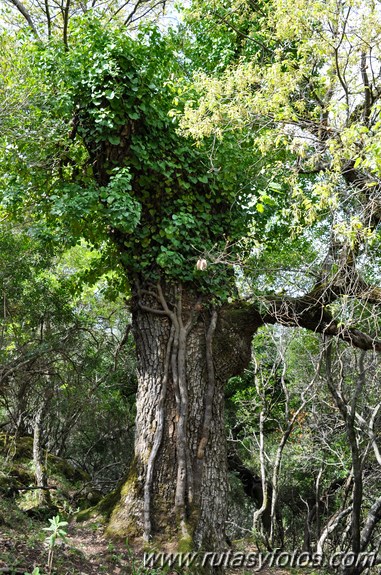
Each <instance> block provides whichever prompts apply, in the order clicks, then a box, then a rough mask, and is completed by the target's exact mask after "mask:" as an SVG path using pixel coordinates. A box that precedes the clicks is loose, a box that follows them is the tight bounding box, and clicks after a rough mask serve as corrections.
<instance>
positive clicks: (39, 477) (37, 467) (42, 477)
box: [33, 401, 51, 505]
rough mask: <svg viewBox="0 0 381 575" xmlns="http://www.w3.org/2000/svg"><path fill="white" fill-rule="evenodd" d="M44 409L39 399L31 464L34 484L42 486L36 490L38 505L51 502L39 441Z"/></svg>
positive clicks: (43, 403)
mask: <svg viewBox="0 0 381 575" xmlns="http://www.w3.org/2000/svg"><path fill="white" fill-rule="evenodd" d="M45 411H46V402H45V401H41V402H40V403H39V405H38V407H37V411H36V414H35V416H34V423H33V464H34V474H35V477H36V485H37V486H38V487H41V488H42V489H39V490H38V491H37V494H38V500H39V504H40V505H49V504H50V503H51V499H50V493H49V491H48V489H47V487H48V478H47V474H46V468H45V465H44V459H43V448H42V441H41V435H42V431H43V420H44V414H45Z"/></svg>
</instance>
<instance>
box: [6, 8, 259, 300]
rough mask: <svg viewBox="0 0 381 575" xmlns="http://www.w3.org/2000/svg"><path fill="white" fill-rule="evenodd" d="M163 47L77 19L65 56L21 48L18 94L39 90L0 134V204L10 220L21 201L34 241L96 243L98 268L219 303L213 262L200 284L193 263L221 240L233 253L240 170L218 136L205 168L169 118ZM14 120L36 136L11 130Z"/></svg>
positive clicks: (177, 94)
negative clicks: (32, 223)
mask: <svg viewBox="0 0 381 575" xmlns="http://www.w3.org/2000/svg"><path fill="white" fill-rule="evenodd" d="M8 41H9V43H10V44H12V42H14V41H15V40H14V39H12V38H9V40H8ZM173 42H174V39H173V35H172V37H171V35H169V36H168V37H164V36H161V34H160V33H159V31H158V29H156V28H154V27H145V28H144V27H143V28H141V30H140V32H139V33H138V35H137V37H136V38H135V39H132V38H130V37H129V36H128V35H126V34H125V32H124V30H120V29H117V28H113V27H112V26H109V27H108V28H107V29H106V28H105V27H103V26H102V25H101V24H100V23H99V22H97V21H95V20H92V19H91V18H84V19H82V20H80V19H78V20H77V21H76V22H75V23H73V30H72V39H71V50H69V51H66V50H65V49H64V47H63V46H62V45H61V44H60V42H57V41H52V42H51V43H50V44H48V45H44V44H41V43H37V44H35V45H33V44H30V43H29V44H28V45H25V44H22V46H21V47H19V48H18V54H17V56H18V57H19V58H20V59H21V61H22V62H24V63H25V64H24V65H25V67H26V68H27V64H28V77H27V78H25V79H24V82H23V83H22V82H21V84H23V88H24V90H25V92H27V91H28V89H29V86H30V84H31V83H33V85H36V84H39V86H40V92H39V93H37V91H32V93H30V94H28V96H27V97H26V98H25V102H26V103H25V108H26V109H24V110H22V111H21V112H20V113H19V114H16V115H15V117H14V118H13V119H12V123H9V125H7V128H8V129H7V130H6V133H5V135H4V136H3V145H2V156H3V165H4V166H6V169H5V170H4V171H3V172H2V173H1V174H0V179H2V182H3V192H2V204H3V205H4V206H5V207H6V209H7V210H8V212H12V213H13V214H14V215H15V216H17V214H18V213H19V211H20V209H21V206H23V207H24V209H25V207H26V206H28V209H29V210H30V212H31V216H32V217H33V218H34V219H36V226H37V227H38V229H39V231H40V234H41V235H44V234H45V236H47V237H49V234H50V236H51V237H54V238H55V241H57V240H59V241H60V242H61V243H63V242H64V243H65V244H66V245H69V246H70V245H73V244H75V243H76V242H77V241H78V240H79V238H81V237H85V238H87V240H88V241H89V242H91V243H92V244H93V245H95V246H101V245H102V246H103V249H104V250H105V249H106V248H107V249H106V252H108V253H109V254H110V257H109V263H110V267H111V266H113V267H115V265H116V263H115V262H116V258H118V259H119V261H121V262H122V265H123V267H124V268H125V269H127V271H128V273H129V274H130V275H132V274H133V273H136V272H138V273H144V274H145V275H146V276H147V277H151V278H152V279H155V277H157V274H159V273H160V274H165V275H167V276H168V277H171V278H177V279H181V280H182V281H187V282H191V281H194V282H196V284H197V285H198V286H199V288H200V289H201V290H204V291H207V292H208V293H213V292H214V293H215V296H216V297H218V298H222V299H224V298H226V297H227V295H228V294H229V292H231V286H229V281H228V282H226V280H225V279H223V276H222V274H223V272H224V270H223V267H222V266H221V265H219V264H216V265H215V266H214V267H213V274H212V275H209V276H208V277H206V275H207V274H200V273H198V272H197V271H196V270H195V263H196V261H197V259H198V258H199V257H200V255H202V254H208V253H210V252H212V251H213V252H214V253H218V252H219V251H220V252H221V251H223V249H224V247H225V246H226V245H227V244H230V245H231V246H233V247H232V248H231V251H232V253H231V255H232V257H234V254H238V253H239V252H241V251H242V249H243V247H242V246H238V244H237V240H239V239H241V238H242V237H243V236H244V234H245V232H246V229H247V224H248V219H249V217H251V216H250V214H252V210H251V209H250V206H249V203H248V202H247V200H246V198H247V196H248V195H249V194H250V193H251V190H250V187H249V174H248V173H247V171H245V169H244V167H243V166H242V163H241V165H239V164H238V157H239V155H240V154H241V151H240V150H237V149H235V148H234V147H233V146H231V142H229V141H228V140H227V141H226V143H225V144H224V147H223V148H221V146H220V148H221V149H220V150H219V152H218V163H217V164H216V165H212V166H211V165H209V163H208V155H207V154H208V147H209V143H206V145H205V146H204V147H203V149H200V148H196V147H195V146H194V144H193V142H192V141H191V140H189V139H187V138H184V137H183V136H181V135H179V133H178V131H177V119H176V116H177V114H173V113H172V115H170V112H171V111H173V107H174V102H175V106H177V110H178V111H179V112H180V111H181V109H182V108H183V106H184V99H186V97H187V95H186V93H185V91H184V87H185V86H186V84H187V80H186V79H185V78H184V76H183V71H182V68H181V58H178V57H176V55H175V53H174V47H173ZM3 65H4V66H5V65H6V61H5V62H4V64H3ZM52 86H54V90H52V89H51V87H52ZM19 92H21V93H22V88H21V87H20V88H19ZM19 97H20V95H19V93H17V94H14V98H19ZM42 103H43V104H42ZM25 113H27V114H28V117H29V119H30V120H29V121H30V125H31V126H32V125H33V126H35V125H38V126H39V128H38V130H37V129H36V128H34V129H33V131H32V132H30V131H26V130H22V129H21V130H20V129H19V126H21V125H22V123H23V117H24V115H25ZM47 123H48V124H49V125H51V126H52V129H51V131H50V133H49V134H44V131H43V126H44V125H46V124H47ZM68 123H70V124H71V126H72V128H71V130H70V132H69V133H68V130H67V128H66V129H65V130H63V129H62V126H63V125H65V124H66V125H67V124H68ZM43 135H44V136H45V138H46V140H47V145H46V146H42V145H41V138H42V137H43ZM210 144H212V141H211V142H210ZM53 150H54V152H53ZM36 157H39V161H38V162H36V161H34V160H35V158H36ZM41 166H43V169H41ZM30 191H31V192H32V193H30ZM264 201H265V200H264ZM37 213H38V224H37ZM41 214H42V215H43V217H42V218H41ZM257 214H259V212H258V211H257ZM113 246H116V247H117V251H115V247H113ZM111 254H114V256H112V255H111ZM212 263H213V262H212ZM224 275H226V274H224ZM223 283H225V285H226V287H225V288H224V289H222V284H223Z"/></svg>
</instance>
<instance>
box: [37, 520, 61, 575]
mask: <svg viewBox="0 0 381 575" xmlns="http://www.w3.org/2000/svg"><path fill="white" fill-rule="evenodd" d="M49 522H50V525H49V527H44V531H49V532H50V535H48V537H47V538H46V541H47V543H48V546H49V552H48V575H51V572H52V569H53V560H54V552H55V547H56V543H57V541H59V540H61V541H63V542H64V543H66V538H67V532H66V530H65V529H64V527H66V526H67V525H68V522H67V521H61V517H60V516H59V515H56V516H55V517H53V518H52V519H49ZM32 575H37V574H34V573H33V574H32Z"/></svg>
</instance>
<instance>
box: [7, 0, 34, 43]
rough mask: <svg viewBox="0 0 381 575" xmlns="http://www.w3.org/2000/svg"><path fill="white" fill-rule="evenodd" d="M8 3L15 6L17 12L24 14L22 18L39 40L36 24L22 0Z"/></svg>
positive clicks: (9, 0)
mask: <svg viewBox="0 0 381 575" xmlns="http://www.w3.org/2000/svg"><path fill="white" fill-rule="evenodd" d="M8 2H10V3H11V4H13V6H15V7H16V8H17V10H18V11H19V12H20V14H22V16H23V17H24V18H25V20H26V21H27V22H28V24H29V27H30V29H31V30H32V32H33V34H34V35H35V36H36V38H39V35H38V32H37V29H36V27H35V25H34V22H33V20H32V17H31V15H30V13H29V12H28V10H27V9H26V8H25V6H24V5H23V4H22V3H21V2H20V0H8Z"/></svg>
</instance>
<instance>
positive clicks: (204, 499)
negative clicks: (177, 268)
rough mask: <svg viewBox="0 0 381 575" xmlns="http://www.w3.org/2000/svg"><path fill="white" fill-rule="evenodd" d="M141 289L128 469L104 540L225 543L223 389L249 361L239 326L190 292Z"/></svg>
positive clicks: (246, 335)
mask: <svg viewBox="0 0 381 575" xmlns="http://www.w3.org/2000/svg"><path fill="white" fill-rule="evenodd" d="M144 287H145V289H143V287H142V286H140V287H139V288H137V289H136V292H135V294H134V298H133V330H134V336H135V342H136V353H137V360H138V378H139V389H138V396H137V416H136V441H135V463H134V466H133V469H132V470H131V472H130V474H129V477H128V480H127V482H126V483H125V485H124V487H123V489H122V494H121V499H120V502H119V504H118V505H117V507H116V508H115V510H114V512H113V514H112V516H111V520H110V524H109V528H108V531H109V533H110V534H113V535H120V536H128V537H139V536H142V537H144V538H145V539H155V540H156V541H157V542H159V543H160V542H162V544H163V545H164V543H166V544H167V543H169V542H172V543H173V542H176V543H177V544H178V545H177V548H180V549H182V550H184V549H186V550H188V549H198V548H201V549H207V550H218V549H222V548H223V547H224V546H225V519H226V508H227V505H226V499H227V489H228V486H227V463H226V441H225V428H224V382H225V381H226V379H227V378H228V377H230V376H232V375H234V374H237V373H241V372H242V370H243V368H244V367H246V366H247V364H248V362H249V360H250V347H251V336H252V332H253V326H251V327H250V328H249V329H246V330H245V329H241V326H240V325H239V322H235V321H234V319H233V320H232V317H233V316H234V314H233V316H232V317H231V314H226V313H225V314H224V313H223V312H222V313H218V312H217V310H215V309H212V307H211V306H210V305H208V303H207V302H204V301H203V300H202V298H200V297H198V296H197V294H194V293H191V292H190V291H186V290H185V289H184V288H183V287H181V286H180V285H178V286H173V285H172V286H168V285H166V286H160V285H158V286H155V288H154V289H153V288H152V287H151V288H150V289H148V288H147V286H144Z"/></svg>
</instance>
